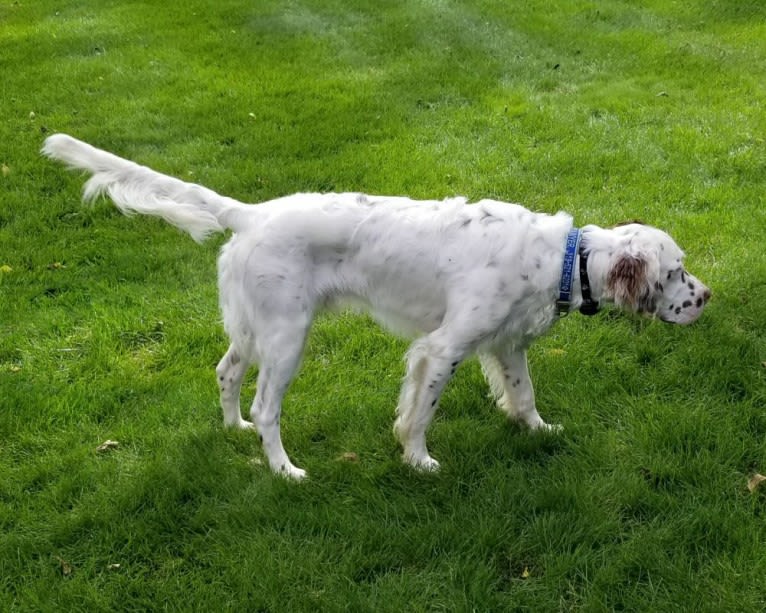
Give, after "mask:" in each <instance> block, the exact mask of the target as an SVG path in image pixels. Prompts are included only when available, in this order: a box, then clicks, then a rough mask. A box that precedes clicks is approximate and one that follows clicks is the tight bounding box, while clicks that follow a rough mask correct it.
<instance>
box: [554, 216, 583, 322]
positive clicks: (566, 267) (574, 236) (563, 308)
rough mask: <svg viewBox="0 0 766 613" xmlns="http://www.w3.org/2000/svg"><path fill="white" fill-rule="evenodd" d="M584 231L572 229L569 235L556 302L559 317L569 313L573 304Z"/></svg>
mask: <svg viewBox="0 0 766 613" xmlns="http://www.w3.org/2000/svg"><path fill="white" fill-rule="evenodd" d="M581 237H582V230H580V229H579V228H572V229H571V230H570V231H569V234H567V244H566V251H565V252H564V264H563V265H562V267H561V283H560V284H559V299H558V300H556V310H557V311H558V315H559V317H564V316H565V315H567V314H568V313H569V307H570V305H571V302H572V286H573V285H574V268H575V261H576V260H577V254H578V252H579V251H580V238H581Z"/></svg>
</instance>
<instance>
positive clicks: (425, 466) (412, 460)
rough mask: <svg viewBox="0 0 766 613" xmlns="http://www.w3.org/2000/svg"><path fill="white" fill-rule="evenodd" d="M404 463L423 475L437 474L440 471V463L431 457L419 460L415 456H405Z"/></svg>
mask: <svg viewBox="0 0 766 613" xmlns="http://www.w3.org/2000/svg"><path fill="white" fill-rule="evenodd" d="M404 461H405V462H406V463H407V464H409V465H410V466H412V468H414V469H415V470H417V471H418V472H421V473H435V472H437V471H438V470H439V462H437V461H436V460H434V459H433V458H432V457H431V456H429V455H427V456H425V457H418V458H416V457H413V456H404Z"/></svg>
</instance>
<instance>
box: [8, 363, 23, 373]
mask: <svg viewBox="0 0 766 613" xmlns="http://www.w3.org/2000/svg"><path fill="white" fill-rule="evenodd" d="M8 370H10V371H11V372H19V371H20V370H21V366H16V365H15V364H14V365H13V366H11V367H10V368H9V369H8Z"/></svg>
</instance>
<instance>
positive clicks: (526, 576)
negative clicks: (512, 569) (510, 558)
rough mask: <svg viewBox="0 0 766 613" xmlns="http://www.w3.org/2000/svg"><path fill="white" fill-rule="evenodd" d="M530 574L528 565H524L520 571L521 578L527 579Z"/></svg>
mask: <svg viewBox="0 0 766 613" xmlns="http://www.w3.org/2000/svg"><path fill="white" fill-rule="evenodd" d="M530 574H531V573H530V572H529V567H527V566H525V567H524V572H522V573H521V578H522V579H529V576H530Z"/></svg>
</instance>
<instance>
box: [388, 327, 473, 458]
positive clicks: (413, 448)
mask: <svg viewBox="0 0 766 613" xmlns="http://www.w3.org/2000/svg"><path fill="white" fill-rule="evenodd" d="M448 336H449V335H448V334H446V333H445V330H443V329H439V330H436V331H435V332H433V333H431V334H429V335H428V336H426V337H424V338H421V339H419V340H417V341H415V343H413V345H412V346H411V347H410V350H409V351H408V352H407V374H406V376H405V378H404V383H403V385H402V391H401V394H400V396H399V405H398V406H397V408H396V413H397V419H396V423H395V424H394V433H395V434H396V436H397V438H398V439H399V442H401V444H402V447H403V448H404V454H403V456H402V457H403V459H404V461H405V462H407V463H408V464H411V465H412V466H414V467H415V468H417V469H419V470H438V468H439V463H438V462H437V461H436V460H434V459H433V458H432V457H431V456H430V454H429V453H428V448H427V447H426V429H427V428H428V426H429V424H430V423H431V420H432V419H433V416H434V413H435V412H436V405H437V403H438V401H439V396H440V395H441V392H442V390H443V389H444V386H445V385H446V384H447V382H448V381H449V379H450V378H451V377H452V375H453V374H454V373H455V369H456V368H457V366H458V364H459V363H460V361H461V360H462V359H463V357H464V356H465V355H466V349H465V348H461V347H460V346H458V345H456V344H454V343H452V342H448V339H447V337H448Z"/></svg>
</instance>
